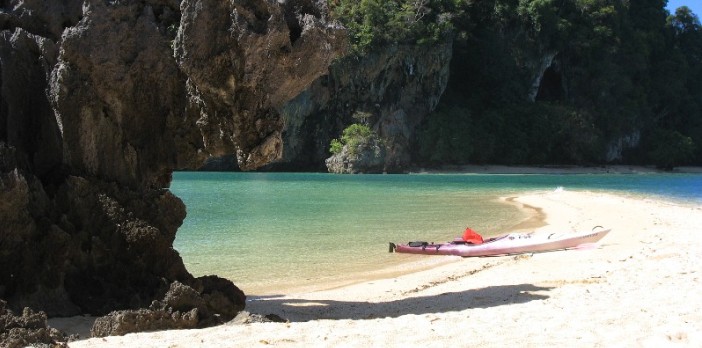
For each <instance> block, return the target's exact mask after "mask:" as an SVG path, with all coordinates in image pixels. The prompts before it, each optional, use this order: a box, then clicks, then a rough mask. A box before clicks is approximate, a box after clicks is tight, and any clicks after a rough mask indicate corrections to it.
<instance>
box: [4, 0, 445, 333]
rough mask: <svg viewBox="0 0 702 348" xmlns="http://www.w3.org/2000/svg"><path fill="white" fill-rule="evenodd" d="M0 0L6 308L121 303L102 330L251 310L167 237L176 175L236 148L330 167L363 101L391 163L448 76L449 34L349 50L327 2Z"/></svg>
mask: <svg viewBox="0 0 702 348" xmlns="http://www.w3.org/2000/svg"><path fill="white" fill-rule="evenodd" d="M0 6H1V7H0V34H1V35H0V97H1V98H0V264H1V265H2V267H0V298H2V299H4V300H6V301H7V308H8V310H11V311H13V312H15V313H20V312H21V311H22V308H23V307H25V306H26V307H31V308H33V309H34V310H42V311H45V312H46V313H47V314H48V315H49V316H68V315H76V314H84V313H89V314H93V315H102V314H106V313H108V312H110V311H112V310H117V309H121V310H127V311H126V312H119V313H117V314H113V315H111V316H108V317H106V318H105V319H104V320H102V321H101V325H102V328H98V329H99V330H98V331H100V332H102V333H103V334H104V333H105V332H109V331H105V330H104V328H105V327H117V326H119V325H122V327H123V328H125V329H124V330H126V331H133V330H138V327H139V326H140V325H142V326H143V327H146V328H148V327H156V326H158V327H162V325H166V326H168V325H172V326H173V327H199V326H202V325H211V324H215V323H217V322H220V321H223V320H228V319H231V318H232V317H233V316H234V315H236V313H237V312H238V311H240V310H241V309H243V308H244V305H245V297H244V294H243V292H242V291H241V290H239V289H238V288H236V287H235V286H234V285H233V284H231V282H229V281H227V280H225V279H221V278H217V277H215V276H210V277H200V278H197V279H196V278H194V277H193V276H192V275H191V274H190V273H189V272H188V271H187V270H186V269H185V267H184V265H183V261H182V260H181V258H180V256H179V254H178V252H177V251H175V250H174V249H173V247H172V245H173V241H174V239H175V233H176V231H177V229H178V228H179V226H180V225H181V223H182V221H183V219H184V218H185V206H184V205H183V203H182V202H181V201H180V199H178V198H177V197H175V196H173V195H172V194H171V192H170V191H169V190H168V187H169V184H170V180H171V173H172V171H173V170H177V169H195V168H199V167H200V166H202V165H203V164H204V163H205V162H206V161H208V160H212V159H213V158H217V157H220V156H231V155H234V156H235V158H236V161H237V166H238V167H239V168H241V169H243V170H252V169H257V168H260V167H262V166H266V165H270V164H271V163H273V165H275V164H279V165H289V166H297V165H300V164H301V165H302V166H307V168H310V164H312V165H315V166H318V167H322V166H323V165H324V159H325V158H326V157H328V153H327V148H328V145H329V140H330V139H331V138H334V137H338V135H339V134H340V132H341V130H342V129H343V128H344V127H345V126H347V125H348V124H349V123H351V121H353V120H352V119H351V115H352V114H353V113H355V112H357V111H364V112H368V113H370V114H371V115H372V117H371V119H370V120H369V121H370V122H371V123H372V124H373V125H374V128H375V131H376V132H377V133H378V134H380V135H381V136H382V137H383V138H384V140H385V141H386V142H385V143H384V144H386V145H388V146H387V148H386V149H385V150H384V151H385V152H386V155H385V156H384V158H385V159H386V160H385V162H384V163H381V164H379V166H382V170H391V171H392V170H399V169H401V168H402V166H403V165H405V164H406V163H407V161H408V152H407V146H408V140H409V138H410V137H411V136H412V133H413V132H414V129H415V128H416V126H417V125H418V124H419V122H420V121H421V118H422V117H423V116H424V115H425V114H426V113H428V112H429V111H431V110H432V109H433V108H434V107H435V106H436V104H437V102H438V99H439V96H440V95H441V93H442V91H443V89H444V87H445V85H446V80H447V79H448V60H449V59H450V56H451V54H450V53H451V46H450V44H445V45H441V46H440V47H439V49H437V48H436V47H434V48H432V47H425V48H416V47H402V46H400V47H394V46H391V47H386V48H383V49H379V50H377V51H375V52H373V53H371V54H370V55H369V56H367V57H356V56H347V54H348V52H347V47H346V46H347V38H346V31H345V29H344V28H342V27H341V26H339V25H338V24H336V23H334V22H332V21H330V20H329V19H328V18H327V8H326V2H325V1H323V0H286V1H270V0H235V1H220V0H183V1H179V0H127V1H110V0H66V1H61V2H47V1H42V0H9V1H4V2H2V3H1V5H0ZM174 284H176V285H174ZM154 301H158V302H154ZM155 303H156V304H159V305H158V306H155V305H154V304H155ZM173 303H176V304H179V305H178V306H175V305H171V304H173ZM175 307H177V308H175ZM138 308H141V309H140V310H142V311H143V310H147V311H151V312H150V313H151V314H149V315H143V313H141V312H138V313H137V312H129V311H128V310H130V309H132V310H136V309H138ZM146 308H150V309H146ZM193 311H195V312H193ZM176 312H178V313H183V315H182V316H181V317H179V319H178V320H175V319H174V321H172V322H169V321H167V320H166V321H164V319H163V318H166V317H168V316H169V315H170V314H169V313H176ZM8 313H11V312H10V311H8ZM134 318H146V319H144V320H147V321H149V320H150V321H149V322H144V323H142V324H139V323H138V322H137V323H135V322H133V320H134ZM174 318H175V317H174ZM119 320H122V321H123V322H122V323H121V324H119V323H114V321H119ZM154 325H156V326H154ZM184 325H185V326H184Z"/></svg>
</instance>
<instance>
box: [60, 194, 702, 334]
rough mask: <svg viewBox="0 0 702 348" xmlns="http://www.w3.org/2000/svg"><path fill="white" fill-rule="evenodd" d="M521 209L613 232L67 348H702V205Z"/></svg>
mask: <svg viewBox="0 0 702 348" xmlns="http://www.w3.org/2000/svg"><path fill="white" fill-rule="evenodd" d="M515 201H516V202H519V203H521V204H527V205H530V206H534V207H539V208H542V212H543V213H545V214H546V223H547V224H548V225H546V226H544V227H541V228H538V229H537V233H549V232H553V231H557V232H564V231H565V232H567V231H576V230H590V229H591V228H592V227H593V226H596V225H603V226H605V227H608V228H612V232H611V233H610V234H609V235H608V236H607V237H605V239H603V240H602V241H601V243H600V247H599V248H595V249H590V250H571V251H558V252H550V253H541V254H534V255H520V256H509V257H495V258H467V259H462V258H454V259H455V262H450V263H448V264H445V265H442V266H440V267H438V268H435V269H432V270H429V271H424V272H419V273H413V274H408V275H404V276H400V277H397V278H393V279H384V280H376V281H372V282H365V283H361V284H356V285H352V286H347V287H343V288H339V289H334V290H328V291H320V292H312V293H304V294H290V295H287V296H285V297H277V298H265V299H256V300H253V301H251V302H249V304H248V308H247V310H249V311H251V312H254V313H262V314H267V313H275V314H278V315H280V316H282V317H284V318H288V319H289V320H290V322H289V323H257V324H238V325H235V324H226V325H223V326H219V327H214V328H209V329H202V330H183V331H167V332H154V333H140V334H130V335H126V336H123V337H107V338H104V339H103V338H97V339H90V340H85V341H77V342H73V343H71V344H70V347H121V346H129V347H132V346H135V347H136V346H139V347H255V346H265V345H275V346H329V347H358V346H364V347H368V346H370V347H388V346H390V347H401V346H402V347H405V346H420V345H421V346H430V347H447V346H449V345H453V346H456V345H457V346H480V347H503V346H515V345H517V346H521V347H541V346H568V347H571V346H581V347H598V346H603V347H638V346H641V347H660V346H662V345H665V346H681V347H683V346H684V347H688V346H692V347H700V346H702V305H701V304H702V300H700V294H701V293H702V292H701V291H702V290H700V289H702V281H701V280H700V276H701V275H702V274H701V273H702V272H700V271H702V269H701V268H702V207H699V206H683V205H676V204H671V203H667V202H662V201H655V200H638V199H632V198H625V197H621V196H616V195H609V194H595V193H588V192H570V191H561V192H545V193H534V194H531V195H528V196H522V197H518V198H517V199H516V200H515ZM418 257H420V256H418Z"/></svg>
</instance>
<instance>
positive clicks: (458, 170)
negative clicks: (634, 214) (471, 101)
mask: <svg viewBox="0 0 702 348" xmlns="http://www.w3.org/2000/svg"><path fill="white" fill-rule="evenodd" d="M700 173H702V167H694V166H688V167H676V168H675V169H673V170H672V171H666V170H662V169H658V168H656V167H654V166H641V165H602V166H578V165H544V166H509V165H495V164H486V165H480V164H466V165H445V166H441V167H439V168H413V169H411V170H410V171H409V174H466V175H470V174H524V175H528V174H700Z"/></svg>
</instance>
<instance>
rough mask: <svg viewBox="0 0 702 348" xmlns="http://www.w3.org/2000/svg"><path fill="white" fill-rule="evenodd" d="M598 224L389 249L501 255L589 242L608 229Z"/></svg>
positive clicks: (578, 245) (433, 253)
mask: <svg viewBox="0 0 702 348" xmlns="http://www.w3.org/2000/svg"><path fill="white" fill-rule="evenodd" d="M609 231H610V230H609V229H603V228H601V227H600V226H597V227H595V228H594V229H593V230H592V231H590V232H576V233H551V234H546V233H544V234H538V233H533V232H532V233H509V234H505V235H502V236H497V237H493V238H489V239H486V240H485V241H484V242H483V243H480V244H472V243H468V242H465V241H464V240H463V239H462V238H456V239H455V240H454V241H452V242H446V243H436V244H435V243H429V242H409V243H408V244H394V243H390V252H396V253H407V254H422V255H456V256H463V257H472V256H501V255H513V254H523V253H536V252H545V251H554V250H563V249H574V248H584V247H587V246H592V245H593V244H594V243H597V242H598V241H599V240H600V239H602V238H603V237H604V236H606V235H607V233H609Z"/></svg>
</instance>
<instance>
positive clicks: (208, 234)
mask: <svg viewBox="0 0 702 348" xmlns="http://www.w3.org/2000/svg"><path fill="white" fill-rule="evenodd" d="M561 186H562V187H564V188H565V189H566V190H571V189H575V190H589V191H598V190H604V191H617V192H620V193H623V194H626V195H635V196H637V197H652V198H660V197H664V199H672V200H677V201H681V202H685V204H692V205H694V206H699V205H700V204H702V175H700V174H674V175H669V174H634V175H617V174H613V175H610V174H597V175H438V174H433V175H427V174H422V175H333V174H310V173H201V172H200V173H192V172H178V173H175V174H174V179H173V183H172V185H171V190H172V191H173V193H174V194H175V195H176V196H178V197H180V198H181V199H182V200H183V202H185V204H186V206H187V210H188V216H187V218H186V219H185V221H184V223H183V226H182V227H181V228H180V229H179V230H178V234H177V237H176V240H175V243H174V246H175V248H176V250H178V251H179V252H180V253H181V255H182V257H183V261H184V262H185V264H186V267H187V268H188V270H189V271H190V272H191V273H193V274H194V275H196V276H201V275H208V274H216V275H219V276H221V277H225V278H228V279H231V280H232V281H233V282H234V283H235V284H237V286H239V287H240V288H242V289H243V290H244V292H246V293H247V294H250V295H258V294H274V293H285V292H287V291H289V290H291V289H292V288H295V287H299V286H313V287H314V286H319V285H326V286H328V285H330V284H336V283H344V282H350V281H353V280H358V279H363V278H367V277H377V276H387V275H389V274H390V273H383V272H386V271H387V270H388V269H389V268H391V267H392V266H396V265H398V264H402V267H415V266H424V267H426V266H427V265H423V264H421V263H422V262H444V261H442V260H446V259H447V258H440V257H416V256H413V255H400V254H390V253H388V252H387V250H388V244H387V243H388V242H389V241H394V242H408V241H412V240H425V241H446V240H450V239H452V238H453V237H455V236H459V235H461V234H462V232H463V230H464V229H465V227H466V226H470V227H472V228H473V229H475V230H476V231H479V232H481V233H483V234H484V235H492V234H498V233H502V232H506V231H508V230H509V229H511V228H512V227H513V226H515V225H517V224H519V223H520V222H522V221H524V220H525V219H526V218H528V216H529V215H528V213H527V212H525V211H522V210H519V209H518V208H517V207H516V206H514V205H510V204H506V203H504V201H500V200H499V199H498V198H499V197H506V196H518V195H521V194H523V193H524V192H529V191H553V190H554V189H556V188H557V187H561ZM429 260H431V261H429ZM416 263H419V265H417V264H416Z"/></svg>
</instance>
